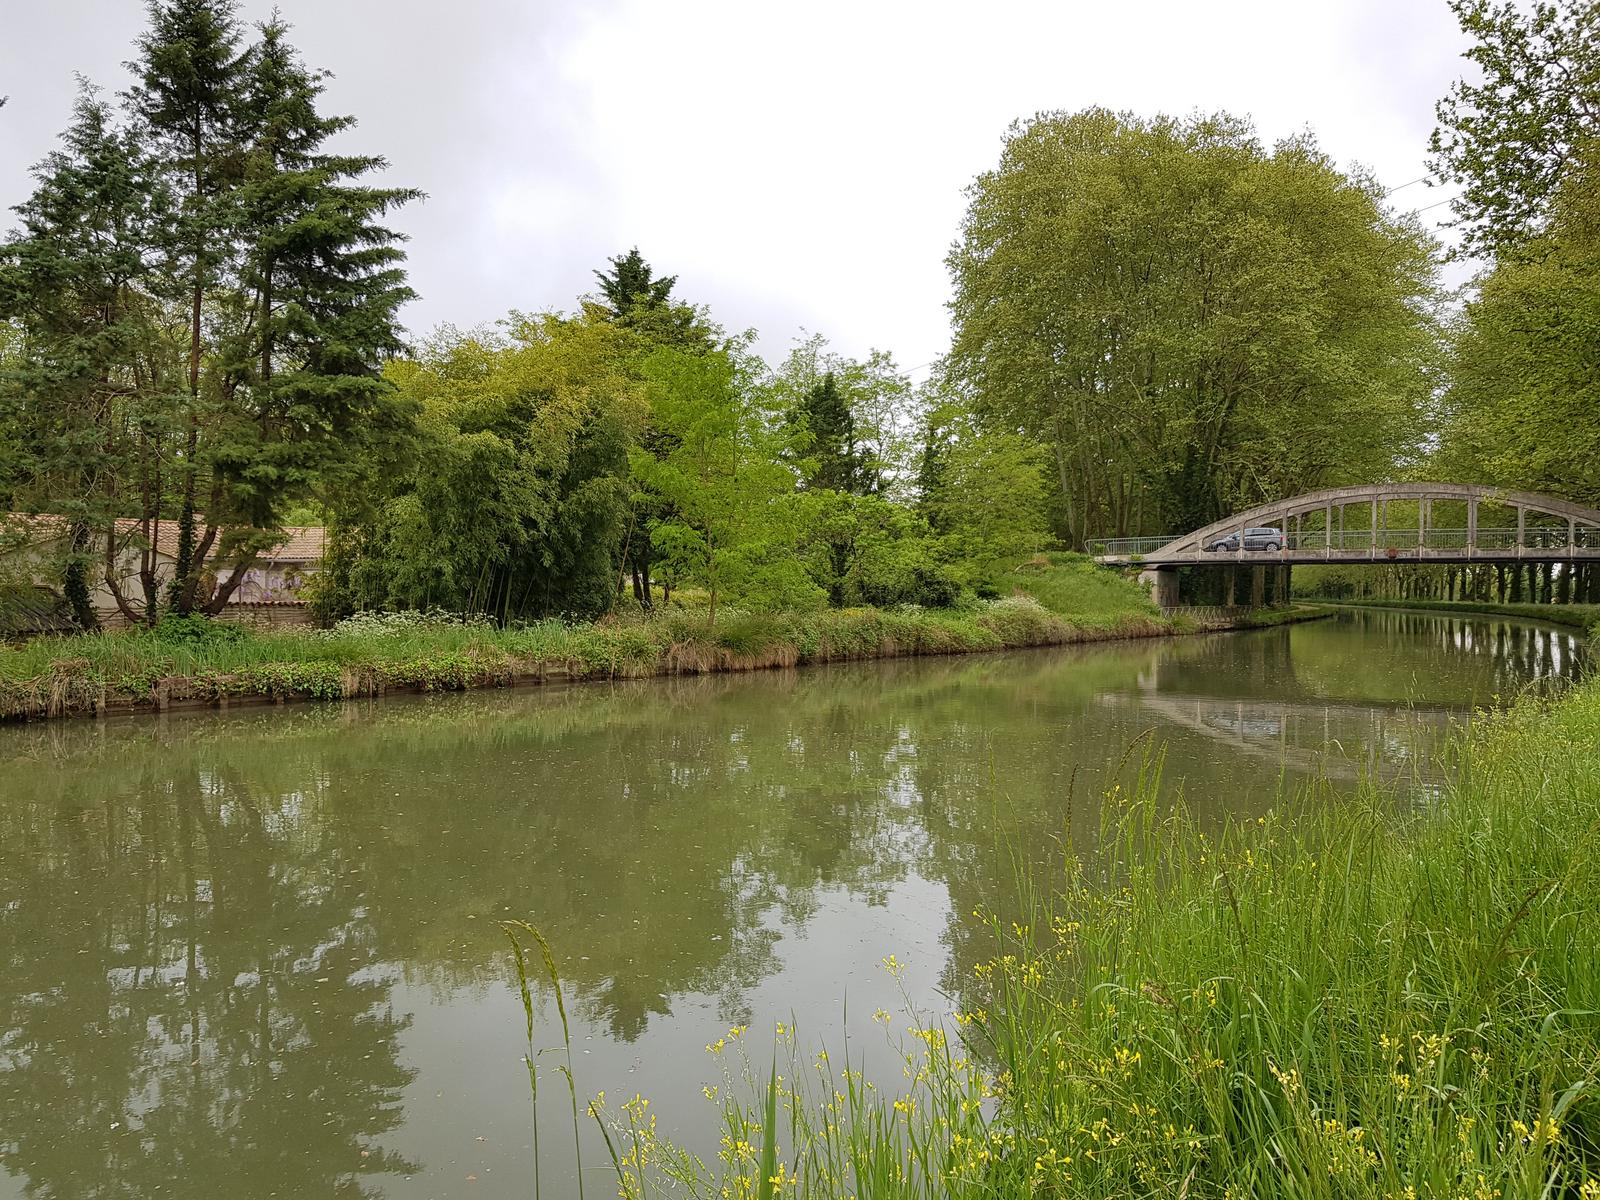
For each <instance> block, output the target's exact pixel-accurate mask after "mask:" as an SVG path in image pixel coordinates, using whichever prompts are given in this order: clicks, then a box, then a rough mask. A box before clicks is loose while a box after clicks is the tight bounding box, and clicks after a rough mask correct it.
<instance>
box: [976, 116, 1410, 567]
mask: <svg viewBox="0 0 1600 1200" xmlns="http://www.w3.org/2000/svg"><path fill="white" fill-rule="evenodd" d="M970 195H971V200H970V204H969V208H968V210H967V214H966V219H965V221H964V223H963V227H962V237H961V241H960V243H959V244H958V245H957V247H956V248H955V249H954V250H953V251H952V253H951V255H950V258H949V266H950V270H951V273H952V276H953V279H954V285H955V300H954V303H953V308H954V316H955V325H956V336H955V343H954V346H953V348H952V354H951V368H952V371H953V373H954V376H955V378H956V379H957V380H958V381H960V382H962V383H964V384H965V385H967V386H968V387H969V388H970V390H971V392H972V395H973V397H974V399H975V402H976V407H977V408H978V410H979V411H980V412H981V413H983V414H984V415H985V416H987V417H990V418H992V419H993V420H994V421H995V423H996V425H997V427H999V428H1003V429H1005V430H1008V431H1021V432H1025V433H1026V434H1027V435H1028V436H1029V437H1030V438H1032V439H1034V440H1036V441H1037V442H1039V443H1041V444H1043V445H1045V446H1048V447H1049V448H1050V451H1051V454H1052V457H1053V460H1054V461H1053V463H1052V466H1053V474H1054V477H1055V481H1054V482H1055V490H1056V492H1057V494H1058V504H1059V511H1058V514H1057V520H1058V529H1059V531H1060V532H1061V533H1062V534H1063V535H1064V536H1065V538H1066V540H1068V541H1069V543H1071V544H1073V545H1082V544H1083V542H1084V540H1085V538H1086V537H1088V536H1091V535H1093V536H1115V535H1127V534H1134V533H1140V532H1157V531H1164V530H1167V529H1184V528H1194V527H1195V526H1197V525H1200V524H1203V523H1205V522H1207V521H1210V520H1213V519H1215V518H1216V517H1218V516H1221V515H1223V514H1224V513H1226V512H1228V511H1233V510H1236V509H1238V508H1240V507H1243V506H1245V505H1247V504H1250V503H1254V502H1256V501H1258V500H1261V499H1265V498H1267V497H1268V496H1278V495H1293V494H1295V493H1297V492H1301V491H1305V490H1308V489H1310V488H1313V487H1316V486H1322V485H1327V484H1334V483H1339V482H1345V481H1349V480H1357V479H1359V480H1369V479H1372V478H1382V477H1384V476H1385V475H1387V474H1390V473H1392V472H1393V471H1394V470H1395V469H1396V468H1397V467H1398V466H1399V465H1400V464H1401V463H1403V462H1404V461H1405V460H1406V457H1407V456H1408V455H1410V454H1414V453H1415V452H1416V448H1417V447H1419V446H1420V445H1421V443H1422V434H1423V432H1424V426H1425V422H1424V420H1423V414H1424V407H1425V404H1426V402H1427V400H1428V391H1429V379H1428V375H1427V366H1428V363H1429V357H1430V352H1431V347H1432V331H1431V325H1430V320H1429V315H1428V314H1429V304H1430V301H1431V297H1432V287H1433V277H1434V270H1435V266H1434V259H1433V246H1432V244H1431V243H1430V242H1429V240H1428V239H1427V238H1426V237H1424V236H1423V234H1422V233H1421V231H1420V229H1419V227H1418V226H1417V225H1416V224H1415V222H1409V221H1397V220H1394V219H1392V218H1391V217H1390V216H1388V215H1386V212H1385V210H1384V208H1383V206H1382V192H1381V190H1380V189H1379V188H1378V187H1377V186H1376V184H1375V183H1374V182H1373V181H1371V180H1370V179H1366V178H1361V177H1358V178H1350V177H1348V176H1346V175H1343V174H1341V173H1340V172H1339V171H1337V170H1336V169H1335V168H1334V166H1333V164H1332V163H1331V162H1330V161H1329V160H1328V158H1327V156H1326V155H1324V154H1323V153H1322V152H1321V151H1320V150H1319V149H1318V148H1317V147H1316V145H1315V143H1314V142H1313V141H1312V140H1311V139H1310V137H1309V136H1303V137H1298V138H1295V139H1291V140H1289V141H1286V142H1283V143H1281V144H1279V145H1278V146H1276V147H1274V148H1273V149H1272V150H1270V151H1269V150H1267V149H1265V148H1263V147H1262V146H1261V144H1260V143H1259V142H1258V140H1257V139H1256V137H1255V136H1254V134H1253V132H1252V131H1251V129H1250V127H1249V126H1248V124H1246V123H1245V122H1243V121H1241V120H1238V119H1236V118H1233V117H1228V116H1215V117H1194V118H1190V119H1186V120H1174V119H1170V118H1165V117H1161V118H1156V119H1154V120H1141V119H1138V118H1135V117H1133V116H1129V115H1117V114H1113V113H1110V112H1107V111H1105V110H1101V109H1091V110H1088V111H1085V112H1081V113H1077V114H1072V115H1067V114H1060V113H1052V114H1046V115H1043V116H1040V117H1038V118H1035V119H1034V120H1032V121H1029V122H1028V123H1026V124H1024V125H1020V126H1016V127H1014V128H1013V129H1012V132H1011V136H1010V138H1009V140H1008V141H1007V143H1006V147H1005V150H1004V152H1003V154H1002V157H1001V161H1000V164H999V166H998V167H997V168H996V169H995V170H993V171H990V172H986V173H985V174H983V175H982V176H980V177H979V178H978V180H977V181H976V183H975V184H974V185H973V187H972V190H971V193H970Z"/></svg>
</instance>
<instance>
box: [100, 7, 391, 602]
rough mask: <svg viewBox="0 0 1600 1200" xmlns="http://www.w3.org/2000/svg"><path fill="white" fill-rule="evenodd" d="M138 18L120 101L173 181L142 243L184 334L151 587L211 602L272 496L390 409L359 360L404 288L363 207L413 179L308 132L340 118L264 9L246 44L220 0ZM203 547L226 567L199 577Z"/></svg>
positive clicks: (230, 577) (377, 432) (331, 126)
mask: <svg viewBox="0 0 1600 1200" xmlns="http://www.w3.org/2000/svg"><path fill="white" fill-rule="evenodd" d="M150 22H151V23H150V30H149V32H148V33H147V34H146V36H145V37H144V38H142V39H141V40H140V42H139V47H140V52H141V57H140V60H139V61H138V62H137V63H135V64H132V66H133V69H134V70H135V72H136V74H137V76H138V79H139V82H138V85H137V86H136V87H135V88H134V90H133V91H132V92H131V93H130V94H129V107H130V110H131V113H132V115H133V118H134V121H135V124H136V128H137V130H138V132H139V134H140V135H141V137H142V138H143V139H144V140H145V141H146V143H147V144H148V145H149V147H150V148H151V152H152V154H153V156H154V157H155V159H156V160H157V162H158V163H159V166H160V169H161V172H162V175H163V177H164V179H165V180H166V183H167V187H168V191H169V193H170V194H171V196H172V197H173V198H174V203H172V204H171V205H170V206H168V209H167V212H166V220H165V221H164V222H163V223H162V224H161V226H160V228H159V231H158V237H157V239H156V241H155V245H154V249H155V250H156V251H157V252H158V254H159V256H160V258H161V260H162V274H163V275H164V276H165V277H166V279H167V281H168V294H169V295H171V296H172V297H173V298H175V299H176V298H177V297H179V296H181V298H182V302H183V303H184V304H185V306H186V307H187V309H188V316H189V332H190V337H189V364H188V377H187V383H188V386H187V389H186V391H187V396H186V405H185V410H186V411H185V412H184V413H183V424H184V434H183V444H182V447H181V451H180V453H179V454H178V456H177V460H178V463H179V464H180V465H179V471H180V486H179V489H178V490H179V496H178V502H177V505H176V507H177V510H178V552H177V559H178V561H177V564H176V571H175V579H174V581H173V587H172V594H171V603H172V607H173V609H174V611H176V612H178V613H187V612H190V611H194V610H196V609H202V610H204V611H210V612H215V611H217V610H219V609H220V608H221V606H222V605H223V604H224V603H226V601H227V599H228V597H229V595H230V594H231V592H232V589H233V588H234V587H235V586H236V581H238V580H242V578H243V576H244V573H245V571H246V569H247V568H248V567H249V565H250V563H251V562H252V561H253V560H254V558H255V555H256V554H257V553H259V551H260V550H261V549H263V548H264V547H265V546H267V545H269V544H270V543H271V542H272V541H273V540H274V538H273V529H274V526H275V525H276V524H277V522H278V521H279V519H280V515H281V513H282V511H283V509H284V506H285V504H286V503H288V502H290V501H292V500H293V499H296V498H298V497H301V496H304V495H306V494H308V493H309V492H311V491H312V490H313V489H315V488H316V487H317V486H319V484H320V483H322V482H325V476H327V475H328V474H329V473H332V472H337V471H339V470H340V469H341V465H342V464H343V463H345V462H346V461H348V460H349V459H350V458H352V457H354V456H355V454H354V452H355V451H356V450H357V449H358V448H359V447H360V446H361V445H362V444H363V443H364V442H366V441H368V440H370V439H372V438H375V437H385V436H388V435H390V434H393V433H398V432H400V431H401V430H402V429H403V427H404V425H405V420H404V415H403V413H402V412H401V411H400V410H399V409H398V408H396V407H395V404H394V401H393V397H392V389H390V388H389V386H388V385H387V384H386V383H385V382H384V381H383V379H382V376H381V374H380V370H379V368H380V366H381V363H382V361H383V360H384V358H385V357H386V356H389V355H392V354H393V353H395V352H396V351H398V350H399V349H400V348H401V346H402V343H401V338H400V331H399V326H398V315H397V314H398V309H399V307H400V306H401V305H402V304H403V303H405V301H406V300H408V299H410V298H411V296H412V294H413V293H412V292H411V290H410V289H409V288H408V287H407V286H406V283H405V275H404V271H403V267H402V263H403V257H404V256H403V252H402V250H401V249H400V246H399V243H400V241H401V240H402V239H401V236H400V235H399V234H398V233H397V232H395V231H394V230H392V229H389V228H387V227H385V226H384V224H383V223H382V221H383V218H384V217H385V215H386V214H387V213H388V212H389V211H390V210H392V209H393V208H395V207H397V206H399V205H402V204H404V203H406V202H407V201H409V200H411V199H413V198H415V197H416V196H417V195H418V194H419V193H417V192H415V191H413V190H410V189H404V188H376V187H370V186H365V185H362V184H360V183H358V182H357V181H358V180H359V179H360V178H361V177H362V176H364V175H366V174H368V173H370V172H372V171H375V170H378V169H381V168H382V167H383V166H384V165H385V164H384V161H383V160H382V159H381V158H377V157H372V156H365V157H363V156H353V155H334V154H330V153H328V152H327V151H326V150H325V149H324V144H325V143H326V141H327V139H328V138H330V137H331V136H333V135H334V134H336V133H338V132H340V131H342V130H345V129H347V128H349V127H350V126H351V125H352V124H353V119H352V118H349V117H330V116H324V115H323V114H321V113H320V112H319V111H318V108H317V102H318V99H319V98H320V95H321V93H322V91H323V89H324V86H325V83H324V81H325V79H326V74H325V73H322V72H315V71H311V70H309V69H308V68H306V67H305V65H304V64H303V63H302V61H301V59H300V57H299V55H298V54H297V53H296V51H295V50H294V49H293V47H292V46H290V45H289V43H288V41H287V36H286V35H287V32H288V30H287V26H285V25H284V24H283V23H282V22H281V21H279V20H277V19H276V18H274V19H273V20H271V21H269V22H268V23H266V24H265V25H263V26H261V27H260V35H261V36H260V40H259V42H255V43H253V44H249V45H245V44H244V42H245V34H244V31H243V30H242V28H241V27H240V25H239V22H238V19H237V16H236V9H235V5H234V3H233V2H232V0H165V2H160V3H152V4H151V6H150ZM202 494H203V496H204V503H205V522H204V525H203V527H202V526H201V525H200V522H199V521H198V518H197V513H198V511H199V506H200V501H201V498H202ZM224 522H226V524H227V525H228V527H229V535H228V537H227V539H226V541H225V543H219V542H218V536H219V530H220V529H221V527H222V525H223V524H224ZM213 550H215V551H216V552H217V553H218V555H219V556H220V557H221V559H223V560H224V561H225V566H226V568H227V574H226V575H225V576H224V577H223V581H222V583H221V586H219V587H217V588H215V589H210V590H206V589H204V585H203V570H204V566H205V564H206V562H207V559H208V557H210V556H211V555H212V552H213Z"/></svg>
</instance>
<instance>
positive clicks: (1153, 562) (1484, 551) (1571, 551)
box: [1094, 545, 1600, 567]
mask: <svg viewBox="0 0 1600 1200" xmlns="http://www.w3.org/2000/svg"><path fill="white" fill-rule="evenodd" d="M1094 560H1095V562H1097V563H1103V564H1104V565H1106V566H1113V567H1189V566H1202V567H1224V566H1229V565H1237V564H1240V563H1243V564H1246V565H1249V566H1257V567H1260V566H1269V565H1274V564H1277V565H1282V566H1311V565H1315V564H1319V563H1386V562H1412V563H1414V562H1425V563H1440V564H1444V565H1450V564H1460V563H1496V562H1500V563H1516V562H1541V563H1542V562H1595V561H1600V546H1565V545H1563V546H1512V547H1486V546H1454V547H1433V546H1384V547H1368V548H1367V549H1365V550H1351V549H1347V548H1342V547H1341V548H1339V549H1326V548H1324V549H1320V550H1316V549H1310V548H1300V547H1293V546H1291V547H1287V548H1285V549H1283V550H1278V551H1271V550H1215V551H1207V550H1189V551H1183V552H1180V553H1167V554H1161V553H1150V554H1139V553H1137V552H1129V553H1124V554H1096V555H1095V556H1094Z"/></svg>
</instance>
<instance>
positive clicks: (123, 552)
mask: <svg viewBox="0 0 1600 1200" xmlns="http://www.w3.org/2000/svg"><path fill="white" fill-rule="evenodd" d="M199 520H200V521H201V522H202V523H203V522H204V520H205V518H204V517H203V516H201V517H199ZM226 533H227V530H226V529H219V530H218V532H217V538H216V541H215V542H214V543H213V545H212V548H211V552H210V554H209V555H208V556H207V559H206V561H207V564H208V565H211V566H216V565H217V564H218V560H219V557H220V555H219V554H218V550H219V549H220V547H221V546H222V544H223V541H224V538H225V535H226ZM66 536H67V522H66V520H65V519H64V518H62V517H60V516H57V515H54V514H51V513H39V514H28V513H7V514H3V515H0V565H3V563H4V560H6V559H9V560H10V561H11V564H12V565H13V569H12V571H11V572H9V574H11V575H19V574H20V575H22V576H23V577H24V578H26V576H27V575H28V573H29V572H28V570H27V568H26V566H25V565H24V566H22V567H20V568H19V567H18V566H17V564H18V563H19V562H20V563H22V564H26V563H28V562H29V561H30V560H31V561H32V562H34V563H36V564H38V566H40V567H43V566H44V564H45V563H46V562H48V560H49V559H50V558H51V557H53V556H54V555H55V554H57V553H59V551H60V549H61V543H62V542H63V541H64V539H65V538H66ZM112 536H113V538H114V541H115V544H114V546H113V547H112V552H111V554H110V556H109V557H110V560H111V562H112V564H113V566H112V570H113V571H114V572H115V577H116V583H117V587H118V589H119V590H120V591H121V592H122V593H123V595H124V596H125V597H128V598H130V599H132V600H133V601H134V603H135V604H136V605H140V606H142V603H143V582H142V580H141V571H142V570H143V569H144V568H145V566H146V564H147V562H148V565H149V567H150V569H151V571H152V574H153V575H154V577H155V579H156V582H157V586H158V590H165V588H166V587H167V585H168V584H170V583H171V582H172V578H173V575H174V574H175V570H176V565H177V557H178V523H177V522H176V521H173V520H163V521H155V522H152V523H151V525H150V527H149V530H148V533H147V532H146V529H145V526H144V525H143V523H141V522H140V521H137V520H133V519H127V518H124V519H120V520H118V521H116V522H115V523H114V525H113V534H112ZM326 546H327V531H326V530H325V529H323V528H322V526H320V525H291V526H288V527H286V528H285V529H284V530H283V537H282V540H281V541H279V542H278V543H277V545H275V546H273V547H272V548H271V549H270V550H267V551H264V552H262V553H261V554H260V555H259V556H258V557H257V559H256V562H255V565H253V566H252V567H250V568H249V569H248V570H246V571H245V574H244V578H243V579H242V580H241V581H240V582H239V585H238V586H237V587H236V588H235V589H234V591H233V594H232V595H231V596H230V597H229V599H228V605H229V607H230V608H245V607H251V606H255V607H260V606H269V605H270V606H276V605H286V606H297V607H303V606H304V604H305V601H304V599H303V597H302V595H301V592H302V589H303V588H304V586H305V584H306V582H307V581H308V580H309V579H310V578H311V576H313V575H314V574H316V572H317V570H318V569H319V568H320V566H321V563H322V556H323V552H324V550H325V549H326ZM147 554H148V557H147ZM106 557H107V556H106V554H105V546H104V543H103V541H102V544H101V546H100V548H99V550H98V551H97V552H96V560H97V562H103V561H104V560H105V558H106ZM224 570H226V568H224ZM35 574H41V575H42V574H47V572H45V571H36V572H35ZM105 575H106V572H105V569H104V568H103V567H102V568H101V569H99V570H96V571H94V572H93V573H92V574H91V592H90V599H91V601H92V603H93V604H94V607H95V610H96V611H97V612H98V613H100V614H101V616H102V617H103V618H106V619H107V620H109V621H111V622H113V623H114V622H115V621H116V620H117V618H118V617H119V616H120V615H121V610H120V609H119V607H118V605H117V602H116V597H115V595H114V594H113V592H112V589H111V587H110V586H109V584H108V582H107V580H106V578H105ZM227 578H228V577H227V576H226V575H224V576H223V579H222V580H219V582H223V581H225V580H226V579H227ZM34 582H35V583H39V584H54V583H55V582H56V581H55V580H53V579H46V578H39V579H36V580H34Z"/></svg>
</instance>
